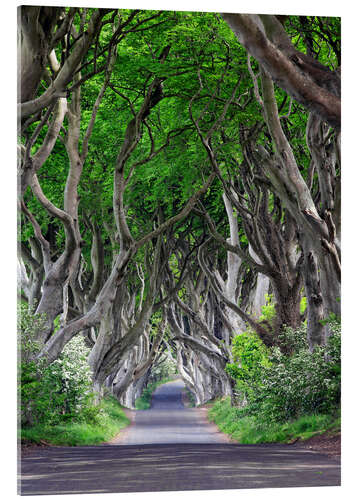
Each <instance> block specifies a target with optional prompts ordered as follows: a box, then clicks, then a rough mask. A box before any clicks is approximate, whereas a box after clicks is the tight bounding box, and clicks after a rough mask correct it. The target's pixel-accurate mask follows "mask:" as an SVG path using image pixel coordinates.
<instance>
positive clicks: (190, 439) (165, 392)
mask: <svg viewBox="0 0 357 500" xmlns="http://www.w3.org/2000/svg"><path fill="white" fill-rule="evenodd" d="M184 387H185V385H184V383H183V382H182V381H181V380H175V381H173V382H169V383H167V384H164V385H161V386H159V387H158V388H157V389H156V391H155V392H154V394H153V397H152V401H151V408H150V409H149V410H145V411H136V412H135V413H133V415H132V419H133V424H134V425H131V426H130V427H128V428H127V429H124V431H122V433H121V434H120V435H119V437H118V439H115V440H113V441H112V443H111V444H118V445H127V444H133V445H134V444H135V445H141V444H170V443H172V444H183V443H188V444H196V443H201V444H203V443H206V444H213V443H226V442H228V439H227V438H226V436H225V435H224V434H222V433H221V432H219V431H218V429H217V428H216V426H215V425H213V424H209V423H208V422H207V420H206V418H205V411H204V409H198V408H185V406H184V404H183V401H182V391H183V388H184Z"/></svg>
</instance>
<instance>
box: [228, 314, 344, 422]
mask: <svg viewBox="0 0 357 500" xmlns="http://www.w3.org/2000/svg"><path fill="white" fill-rule="evenodd" d="M329 327H330V333H331V335H330V337H329V338H328V342H327V345H326V346H319V347H316V348H315V350H314V352H310V351H309V349H308V346H307V341H306V326H305V325H303V326H301V327H300V328H298V329H296V330H293V329H291V328H286V329H285V330H284V331H283V332H282V334H281V335H282V341H283V342H286V343H287V345H290V347H291V348H292V351H293V353H292V354H290V355H289V354H283V353H282V351H281V350H280V348H279V347H273V348H270V349H269V350H268V351H267V352H268V360H267V358H266V354H265V353H264V351H263V349H262V346H259V342H258V341H257V340H252V339H253V337H249V336H248V337H247V336H246V337H244V336H243V335H242V336H239V337H242V338H241V339H239V337H236V339H237V340H236V339H234V343H233V354H234V355H235V361H236V363H235V364H234V366H232V365H227V371H228V372H229V373H230V374H231V375H232V376H233V377H234V378H235V379H236V386H237V392H238V393H239V394H240V396H241V397H242V395H243V394H244V397H245V398H246V399H247V408H246V413H247V414H249V415H260V416H264V419H265V420H267V421H268V420H275V421H283V420H288V419H291V418H296V417H299V416H300V415H304V414H314V413H332V412H334V411H335V410H336V409H337V408H338V407H339V405H340V383H341V365H340V348H341V335H340V325H339V323H338V322H337V321H336V320H334V321H330V325H329ZM238 339H239V340H238ZM238 360H239V361H238ZM238 363H239V364H238ZM242 401H243V399H242Z"/></svg>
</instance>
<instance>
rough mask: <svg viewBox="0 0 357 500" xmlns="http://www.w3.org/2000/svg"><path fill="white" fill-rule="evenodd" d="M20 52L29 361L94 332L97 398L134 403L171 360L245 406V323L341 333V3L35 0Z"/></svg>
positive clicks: (262, 333) (54, 355) (263, 345)
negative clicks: (290, 6) (171, 6)
mask: <svg viewBox="0 0 357 500" xmlns="http://www.w3.org/2000/svg"><path fill="white" fill-rule="evenodd" d="M18 52H19V66H18V68H19V75H18V81H19V89H18V96H19V102H18V176H19V184H18V220H19V242H18V285H19V286H18V290H19V292H18V294H19V296H18V300H19V304H21V308H22V316H23V318H25V319H26V321H27V325H28V324H29V323H31V321H32V323H31V324H32V327H31V328H27V330H28V331H30V330H31V335H30V334H29V337H28V338H25V341H26V342H27V345H26V347H25V348H24V356H25V357H26V360H27V361H28V362H31V363H34V364H36V363H37V364H45V365H51V364H52V365H53V366H54V364H55V363H56V360H58V359H59V357H60V356H61V355H62V354H63V352H64V351H65V350H66V349H67V352H68V348H69V346H71V345H72V346H75V344H73V342H74V341H79V340H78V339H81V342H83V345H84V346H85V349H86V351H85V352H86V353H87V354H88V357H87V362H88V365H89V369H90V373H91V377H92V384H93V388H94V390H95V392H96V394H97V397H98V399H100V398H101V395H102V394H103V391H104V390H107V391H109V392H110V393H111V394H112V395H113V396H115V397H116V398H117V399H118V400H119V401H120V402H121V403H122V404H124V405H125V406H127V407H131V408H132V407H134V406H135V400H136V399H137V398H138V397H139V396H140V395H141V393H142V391H143V389H144V388H145V386H146V384H147V382H148V380H149V379H150V377H151V376H152V373H153V372H155V369H157V368H158V367H159V366H160V365H163V364H165V363H168V362H170V363H175V365H176V366H177V370H178V373H179V374H180V376H181V378H182V379H183V380H184V382H185V384H186V386H187V387H188V388H189V389H190V391H191V392H192V393H193V395H194V398H195V402H196V404H201V403H204V402H206V401H208V400H211V399H214V398H218V397H222V396H230V397H231V400H232V403H233V404H237V405H243V404H244V397H242V396H241V397H240V398H239V397H238V396H239V395H238V393H237V390H236V384H237V379H238V378H239V373H238V372H239V368H242V367H243V368H244V366H245V365H244V359H245V358H244V356H243V355H242V352H243V351H244V349H243V350H242V346H243V344H244V342H245V344H244V345H245V346H246V347H247V345H248V343H249V341H250V342H251V343H252V345H253V346H255V351H254V349H253V351H254V352H256V353H257V352H261V353H262V352H263V351H264V350H273V351H274V352H275V353H276V352H277V350H278V351H279V352H280V353H281V355H282V356H287V357H289V356H292V355H293V353H294V352H295V351H296V349H297V346H296V335H295V336H294V335H292V334H291V332H297V331H298V332H300V333H301V332H303V334H302V336H301V335H300V337H299V339H300V341H301V342H303V343H304V345H306V349H307V351H308V352H310V353H314V352H315V351H316V350H319V349H323V348H324V346H326V345H327V344H328V341H329V338H330V337H333V336H334V332H335V330H336V327H335V323H336V322H338V320H339V318H340V307H341V302H340V284H341V267H340V258H341V246H340V232H341V220H340V204H341V190H340V175H341V162H340V158H341V155H340V64H341V54H340V20H339V19H338V18H328V17H322V16H274V15H251V14H246V15H240V14H219V13H217V14H215V13H197V12H195V13H190V12H173V11H172V12H171V11H170V12H166V11H149V10H129V9H128V10H122V9H121V10H117V9H96V8H88V9H86V8H76V7H70V8H60V7H30V6H24V7H21V8H20V15H19V24H18ZM26 321H25V322H26ZM34 322H35V323H34ZM27 330H26V326H25V327H24V332H25V334H26V331H27ZM289 332H290V335H289ZM30 337H31V345H30V340H29V338H30ZM26 339H27V340H26ZM239 339H245V341H244V342H243V340H239ZM257 346H259V348H258V347H257ZM75 349H76V347H73V350H75ZM245 352H246V351H245ZM264 352H265V351H264ZM242 356H243V357H242ZM243 358H244V359H243ZM257 362H258V361H257ZM324 363H325V364H326V365H328V364H329V363H331V357H329V356H328V355H326V353H325V354H324ZM263 364H264V363H263ZM227 367H228V368H227ZM311 383H313V382H311ZM237 398H238V399H237Z"/></svg>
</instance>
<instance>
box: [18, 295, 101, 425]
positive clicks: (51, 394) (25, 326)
mask: <svg viewBox="0 0 357 500" xmlns="http://www.w3.org/2000/svg"><path fill="white" fill-rule="evenodd" d="M19 307H20V310H19V315H18V316H19V323H18V327H19V333H18V335H19V343H20V357H19V375H18V378H19V413H20V415H19V420H20V422H21V424H22V425H30V426H32V425H36V424H47V425H49V424H51V425H56V424H58V423H60V422H65V421H77V422H78V421H94V420H95V418H96V416H97V414H98V411H99V410H98V409H97V408H96V407H94V405H93V394H92V383H91V372H90V369H89V366H88V363H87V356H88V353H89V350H88V348H87V347H86V346H85V344H84V340H83V338H81V337H79V336H77V337H74V338H73V339H72V340H71V341H70V342H68V344H66V346H65V348H64V349H63V352H62V353H61V355H60V356H59V358H58V359H57V360H55V361H54V362H53V363H51V364H50V365H46V363H45V360H43V359H40V360H39V359H36V355H37V354H38V352H39V351H40V347H41V343H40V342H39V341H38V340H36V339H37V336H38V332H39V330H40V328H41V324H42V322H43V318H42V317H40V316H38V315H36V314H33V313H31V311H28V310H27V309H26V306H24V305H21V306H19Z"/></svg>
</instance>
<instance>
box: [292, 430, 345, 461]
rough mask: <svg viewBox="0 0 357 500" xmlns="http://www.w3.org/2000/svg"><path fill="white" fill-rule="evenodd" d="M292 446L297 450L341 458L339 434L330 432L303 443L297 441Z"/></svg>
mask: <svg viewBox="0 0 357 500" xmlns="http://www.w3.org/2000/svg"><path fill="white" fill-rule="evenodd" d="M294 445H295V446H296V447H298V448H305V449H309V450H314V451H318V452H319V453H324V454H326V455H329V456H330V457H333V458H338V457H340V456H341V433H340V432H337V433H333V434H331V432H325V433H324V434H320V435H316V436H312V437H311V438H309V439H306V440H305V441H297V442H296V443H295V444H294Z"/></svg>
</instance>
